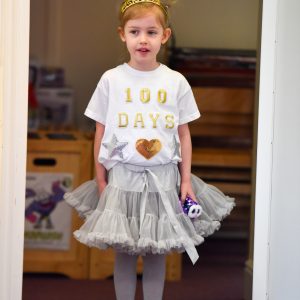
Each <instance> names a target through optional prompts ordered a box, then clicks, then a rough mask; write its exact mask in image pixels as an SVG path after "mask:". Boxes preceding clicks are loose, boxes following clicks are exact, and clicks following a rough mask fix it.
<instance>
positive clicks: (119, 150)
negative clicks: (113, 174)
mask: <svg viewBox="0 0 300 300" xmlns="http://www.w3.org/2000/svg"><path fill="white" fill-rule="evenodd" d="M102 144H103V147H105V148H106V149H107V150H108V156H109V158H112V157H114V156H119V157H120V158H122V159H123V158H124V156H123V149H124V148H125V147H126V146H127V145H128V142H120V141H118V139H117V137H116V135H115V134H114V135H113V136H112V138H111V141H110V142H109V143H102Z"/></svg>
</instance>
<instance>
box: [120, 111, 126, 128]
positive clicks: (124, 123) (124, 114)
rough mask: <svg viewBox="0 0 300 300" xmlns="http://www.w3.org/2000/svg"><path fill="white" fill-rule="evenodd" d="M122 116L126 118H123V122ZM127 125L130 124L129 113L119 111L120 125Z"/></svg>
mask: <svg viewBox="0 0 300 300" xmlns="http://www.w3.org/2000/svg"><path fill="white" fill-rule="evenodd" d="M122 117H124V118H125V119H124V118H123V121H125V122H123V123H122ZM127 125H128V115H127V114H126V113H119V127H127Z"/></svg>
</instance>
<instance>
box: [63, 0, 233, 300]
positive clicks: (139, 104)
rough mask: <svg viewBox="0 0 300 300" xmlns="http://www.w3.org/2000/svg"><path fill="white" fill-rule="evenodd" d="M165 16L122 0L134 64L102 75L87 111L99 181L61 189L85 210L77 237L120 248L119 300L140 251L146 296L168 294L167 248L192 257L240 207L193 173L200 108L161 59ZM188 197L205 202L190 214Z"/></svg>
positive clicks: (151, 0)
mask: <svg viewBox="0 0 300 300" xmlns="http://www.w3.org/2000/svg"><path fill="white" fill-rule="evenodd" d="M168 21H169V20H168V6H167V5H165V4H164V3H163V2H162V1H159V0H126V1H123V3H122V5H121V9H120V27H119V35H120V38H121V40H122V41H123V42H124V43H125V44H126V46H127V49H128V52H129V54H130V59H129V62H128V63H124V64H122V65H120V66H118V67H116V68H114V69H111V70H109V71H107V72H105V73H104V75H103V76H102V78H101V79H100V81H99V83H98V85H97V88H96V90H95V92H94V94H93V96H92V98H91V100H90V102H89V104H88V107H87V109H86V111H85V115H86V116H88V117H90V118H92V119H93V120H95V121H96V134H95V143H94V156H95V166H96V174H97V176H96V180H94V181H89V182H86V183H84V184H83V185H81V186H80V187H79V188H77V189H76V190H75V191H74V192H72V193H69V194H67V195H66V196H65V198H66V200H67V202H68V203H69V204H70V205H72V206H73V207H75V208H76V209H77V211H78V212H79V214H80V215H81V216H83V217H84V218H86V221H85V223H84V225H83V226H82V227H81V228H80V229H79V230H77V231H75V232H74V236H75V237H76V238H77V239H78V240H79V241H80V242H82V243H84V244H86V245H88V246H93V247H97V248H100V249H106V248H107V247H112V248H114V249H115V254H116V256H115V267H114V284H115V290H116V296H117V299H118V300H119V299H124V300H131V299H134V295H135V288H136V261H137V257H138V256H139V255H142V257H143V293H144V299H146V300H147V299H155V300H159V299H162V294H163V287H164V277H165V255H166V254H167V253H170V252H172V251H177V252H183V251H186V252H187V253H188V255H189V257H190V258H191V260H192V262H193V263H195V262H196V260H197V259H198V254H197V251H196V249H195V246H196V245H199V244H201V243H202V242H203V236H208V235H210V234H212V233H213V232H214V231H215V230H216V229H218V228H219V226H220V222H219V221H220V220H222V219H223V218H224V217H225V216H227V215H228V214H229V213H230V211H231V209H232V208H233V206H234V205H235V204H234V200H233V199H232V198H229V197H227V196H225V195H224V194H223V193H222V192H220V191H219V190H218V189H217V188H215V187H213V186H211V185H208V184H205V183H204V182H203V181H201V179H199V178H197V177H196V176H194V175H192V174H191V152H192V150H191V149H192V146H191V137H190V133H189V128H188V124H187V123H188V122H190V121H193V120H195V119H197V118H199V117H200V113H199V111H198V108H197V105H196V102H195V99H194V96H193V93H192V90H191V87H190V85H189V84H188V82H187V81H186V79H185V78H184V77H183V76H182V75H181V74H180V73H178V72H175V71H173V70H171V69H169V68H168V67H167V66H165V65H163V64H161V63H159V62H158V61H157V54H158V52H159V50H160V48H161V46H162V45H163V44H165V43H166V42H167V41H168V39H169V37H170V35H171V30H170V28H169V27H168ZM179 195H180V199H181V201H180V200H179ZM187 196H189V197H190V199H189V200H191V199H192V200H195V201H197V202H198V203H199V204H200V206H201V207H202V213H201V215H200V216H198V217H196V218H194V219H191V218H190V217H189V216H188V215H187V214H185V213H184V211H183V208H182V205H183V203H185V204H186V203H187V202H184V200H185V199H186V197H187Z"/></svg>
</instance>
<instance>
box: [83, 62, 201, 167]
mask: <svg viewBox="0 0 300 300" xmlns="http://www.w3.org/2000/svg"><path fill="white" fill-rule="evenodd" d="M85 115H86V116H88V117H90V118H91V119H93V120H95V121H97V122H99V123H101V124H103V125H105V131H104V136H103V138H102V143H101V147H100V151H99V162H100V163H102V164H103V165H104V166H105V168H106V169H107V170H109V169H110V168H112V167H113V166H114V165H115V164H116V163H117V162H119V161H122V162H124V163H130V164H134V165H140V166H154V165H162V164H166V163H170V162H173V163H177V162H180V161H181V156H180V141H179V137H178V125H181V124H185V123H188V122H190V121H193V120H195V119H197V118H199V117H200V113H199V110H198V108H197V104H196V101H195V98H194V96H193V92H192V89H191V87H190V85H189V83H188V82H187V80H186V79H185V78H184V76H183V75H181V74H180V73H178V72H176V71H173V70H171V69H170V68H168V67H167V66H165V65H163V64H161V65H160V66H159V67H158V68H156V69H155V70H153V71H138V70H136V69H134V68H132V67H130V66H129V65H128V64H126V63H125V64H123V65H120V66H118V67H116V68H114V69H111V70H108V71H106V72H105V73H104V74H103V76H102V77H101V79H100V81H99V83H98V85H97V87H96V90H95V92H94V94H93V96H92V98H91V100H90V102H89V104H88V106H87V108H86V111H85Z"/></svg>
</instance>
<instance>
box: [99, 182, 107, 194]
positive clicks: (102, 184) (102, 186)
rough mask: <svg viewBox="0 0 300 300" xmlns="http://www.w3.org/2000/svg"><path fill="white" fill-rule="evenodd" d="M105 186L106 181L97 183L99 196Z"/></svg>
mask: <svg viewBox="0 0 300 300" xmlns="http://www.w3.org/2000/svg"><path fill="white" fill-rule="evenodd" d="M106 186H107V182H106V181H102V182H98V192H99V195H101V194H102V192H103V190H104V189H105V187H106Z"/></svg>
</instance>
